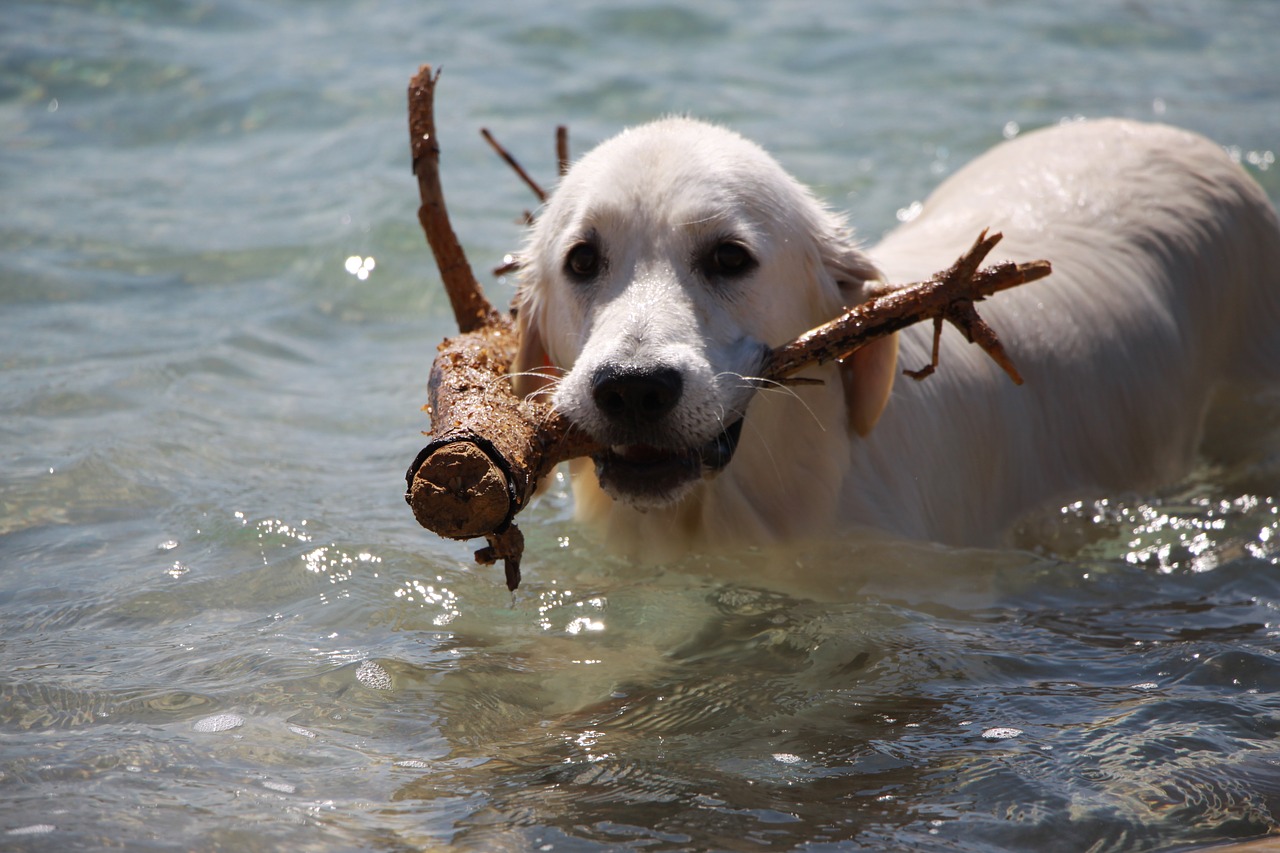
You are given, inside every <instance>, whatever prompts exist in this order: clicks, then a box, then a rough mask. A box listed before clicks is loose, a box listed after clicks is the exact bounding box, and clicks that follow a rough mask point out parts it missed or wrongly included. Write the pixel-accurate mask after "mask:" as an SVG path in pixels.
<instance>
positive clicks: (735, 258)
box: [702, 240, 756, 278]
mask: <svg viewBox="0 0 1280 853" xmlns="http://www.w3.org/2000/svg"><path fill="white" fill-rule="evenodd" d="M755 267H756V259H755V258H753V257H752V256H751V252H750V251H748V250H747V247H746V246H744V245H742V244H741V243H738V242H736V241H734V240H725V241H723V242H720V243H717V244H715V245H714V246H712V247H711V251H710V252H708V253H707V254H706V256H705V257H704V258H703V261H702V272H703V274H705V275H706V276H707V277H708V278H740V277H742V276H744V275H746V274H747V273H749V272H751V271H752V270H753V269H755Z"/></svg>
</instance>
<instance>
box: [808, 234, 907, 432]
mask: <svg viewBox="0 0 1280 853" xmlns="http://www.w3.org/2000/svg"><path fill="white" fill-rule="evenodd" d="M822 253H823V258H822V260H823V264H824V266H825V267H826V269H827V272H828V274H829V275H831V276H832V278H833V279H835V281H836V283H837V285H838V286H839V288H840V293H841V296H842V298H843V300H844V304H845V305H846V306H853V305H858V304H860V303H862V302H865V301H867V300H868V299H870V298H871V297H873V296H876V295H878V294H880V293H884V292H886V291H887V290H889V287H888V285H887V283H886V282H885V281H884V277H883V276H882V275H881V273H880V271H879V270H878V269H876V267H875V264H873V263H872V262H871V259H870V258H868V257H867V256H866V255H864V254H863V253H862V252H861V251H859V250H858V249H857V247H856V246H854V245H852V242H851V241H850V240H849V239H848V238H847V236H845V235H841V239H836V240H832V241H830V242H828V243H827V244H826V245H824V246H823V249H822ZM897 375H898V335H897V333H896V332H895V333H894V334H892V335H888V336H886V337H883V338H878V339H877V340H874V341H872V342H871V343H869V344H866V345H864V346H861V347H859V348H858V349H856V350H854V351H853V352H852V353H850V354H849V355H847V356H845V357H844V358H843V359H842V360H841V362H840V379H841V381H842V383H843V385H844V399H845V406H846V409H847V411H848V416H849V426H851V427H852V428H853V429H854V430H855V431H856V432H857V433H858V435H861V436H865V435H867V434H869V433H870V432H871V429H872V427H874V426H875V425H876V422H877V421H878V420H880V415H881V414H882V413H883V412H884V407H885V406H886V405H888V403H889V394H890V392H892V391H893V381H894V379H895V378H897Z"/></svg>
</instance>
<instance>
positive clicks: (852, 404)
mask: <svg viewBox="0 0 1280 853" xmlns="http://www.w3.org/2000/svg"><path fill="white" fill-rule="evenodd" d="M897 376H898V333H897V332H894V333H893V334H892V335H888V336H886V337H883V338H879V339H877V340H874V341H872V342H871V343H869V344H867V345H866V346H863V347H859V348H858V349H856V350H854V351H853V353H852V354H850V355H848V356H846V357H845V358H844V360H843V361H841V362H840V379H841V381H842V382H843V383H844V402H845V406H846V407H847V410H848V413H849V426H851V427H853V429H854V430H855V431H856V432H857V433H858V435H861V436H866V435H867V434H869V433H870V432H871V428H872V427H874V426H875V425H876V421H878V420H880V415H881V414H883V413H884V407H885V406H886V405H888V403H889V393H890V392H891V391H893V380H894V379H895V378H897Z"/></svg>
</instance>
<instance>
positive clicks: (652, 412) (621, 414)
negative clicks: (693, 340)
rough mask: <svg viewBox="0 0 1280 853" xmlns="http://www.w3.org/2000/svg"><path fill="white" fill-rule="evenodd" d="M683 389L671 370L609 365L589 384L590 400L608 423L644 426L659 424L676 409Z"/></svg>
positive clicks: (667, 368) (597, 372)
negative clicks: (610, 421)
mask: <svg viewBox="0 0 1280 853" xmlns="http://www.w3.org/2000/svg"><path fill="white" fill-rule="evenodd" d="M683 389H684V380H682V379H681V378H680V371H678V370H676V369H675V368H673V367H649V368H641V367H631V366H618V365H608V366H605V367H602V368H600V369H599V370H597V371H596V373H595V376H594V377H592V380H591V397H592V399H594V400H595V403H596V406H597V407H598V408H599V409H600V411H601V412H602V413H603V414H604V415H605V416H606V417H607V418H609V419H610V420H612V421H617V422H621V423H626V424H631V425H636V426H643V425H647V424H653V423H656V422H657V421H659V420H660V419H661V418H662V417H663V416H664V415H666V414H667V413H668V412H670V411H671V410H672V409H674V408H675V406H676V403H678V402H679V401H680V393H681V391H682V390H683Z"/></svg>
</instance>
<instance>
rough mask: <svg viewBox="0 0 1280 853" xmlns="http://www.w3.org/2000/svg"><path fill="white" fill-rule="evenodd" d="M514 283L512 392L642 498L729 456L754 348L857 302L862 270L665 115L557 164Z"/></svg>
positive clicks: (771, 175)
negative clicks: (561, 417)
mask: <svg viewBox="0 0 1280 853" xmlns="http://www.w3.org/2000/svg"><path fill="white" fill-rule="evenodd" d="M523 276H524V278H523V281H522V284H521V291H520V295H519V298H518V310H519V320H520V326H521V352H520V356H519V358H518V360H517V365H516V368H515V369H516V370H517V371H519V372H520V374H522V375H521V377H520V378H518V379H517V390H518V391H520V392H521V393H532V392H535V391H539V390H542V391H543V392H546V391H550V392H551V393H552V394H553V397H552V400H553V403H554V405H555V406H556V408H557V409H559V410H560V411H561V412H563V413H564V414H565V415H566V416H567V417H568V418H569V419H570V420H572V421H573V422H574V423H575V424H577V425H578V426H579V427H580V428H582V429H584V430H585V431H586V432H588V433H589V434H590V435H591V436H592V437H594V438H595V439H596V440H597V441H598V442H599V443H601V444H603V445H606V446H607V447H608V450H607V451H605V452H604V453H601V454H599V455H598V456H596V457H595V465H596V474H597V477H598V479H599V483H600V486H601V487H602V488H603V489H604V491H605V492H606V493H607V494H608V495H609V496H610V497H612V498H613V499H614V500H617V501H622V502H624V503H627V504H629V505H631V506H634V507H638V508H652V507H658V506H663V505H667V504H670V503H673V502H675V501H678V500H680V499H681V498H682V497H684V496H685V495H686V494H687V493H688V492H689V491H690V490H691V489H692V488H693V487H694V486H695V484H697V483H698V482H699V481H701V480H702V479H703V478H704V477H707V476H709V475H713V474H715V473H716V472H718V471H720V470H721V469H723V468H724V467H725V466H727V465H729V464H730V462H731V460H732V459H733V457H734V454H735V450H736V448H737V446H738V442H739V439H740V437H741V434H742V425H743V418H744V417H745V416H746V414H747V407H748V404H749V403H750V401H751V399H752V397H753V395H754V394H755V393H756V391H757V390H758V389H759V388H760V387H761V386H762V381H761V379H760V378H759V373H760V368H761V364H762V361H763V358H764V356H765V354H766V353H767V352H768V349H769V348H770V347H772V346H776V345H778V344H780V343H782V342H785V341H786V340H789V339H790V338H792V337H794V336H795V335H797V334H799V333H800V332H802V331H804V330H806V329H808V328H811V327H812V326H814V325H817V324H818V323H821V322H823V321H825V320H826V319H829V318H830V317H832V316H834V315H835V314H836V313H837V312H838V311H839V310H840V308H841V307H842V306H844V305H846V304H850V303H852V302H856V301H860V300H861V299H863V298H865V296H866V293H865V292H864V290H865V287H866V284H867V282H868V281H870V280H872V279H874V278H875V277H876V273H875V270H874V269H873V268H872V267H871V265H870V263H869V262H868V261H867V260H866V259H865V258H864V257H863V256H862V255H861V254H860V253H859V252H858V251H857V250H856V249H855V248H854V247H853V246H852V244H851V243H850V242H849V240H848V237H847V234H846V230H845V229H844V227H843V225H842V223H841V222H840V220H838V219H837V218H836V217H834V216H832V215H831V214H830V213H828V212H827V211H826V210H825V209H824V208H823V207H822V206H821V205H820V204H818V203H817V202H816V201H815V200H814V199H813V198H812V196H811V195H810V194H809V193H808V191H807V190H805V189H804V188H803V187H801V186H800V185H799V184H797V183H796V182H795V181H794V180H793V179H792V178H790V176H788V175H787V174H786V173H785V172H784V171H783V170H782V169H781V168H780V167H779V166H778V165H777V163H776V162H775V161H774V160H773V159H772V158H770V157H769V156H768V155H767V154H765V153H764V152H763V151H762V150H761V149H760V148H758V147H757V146H755V145H753V144H752V143H750V142H747V141H746V140H745V139H743V138H742V137H740V136H738V135H736V134H734V133H732V132H730V131H727V130H723V129H721V128H717V127H713V126H711V125H707V124H703V123H700V122H695V121H690V120H684V119H667V120H664V121H660V122H655V123H653V124H650V125H645V126H643V127H641V128H638V129H635V130H631V131H628V132H626V133H623V134H621V135H620V136H617V137H615V138H614V139H612V140H610V141H608V142H606V143H604V144H603V145H601V146H600V147H598V148H596V149H595V150H594V151H592V152H591V153H590V154H588V155H587V156H586V157H585V158H584V159H583V160H582V161H581V162H580V163H578V164H577V165H576V166H574V168H573V169H572V170H571V171H570V173H569V174H568V175H567V176H566V177H565V178H564V180H563V181H562V183H561V185H560V187H559V188H558V189H557V191H556V193H555V195H554V197H553V199H552V200H551V202H550V203H549V205H548V207H547V209H546V210H545V211H544V212H543V213H542V215H541V216H540V217H539V219H538V222H537V224H536V225H535V226H534V229H533V233H532V236H531V239H530V242H529V245H528V247H527V250H526V252H525V268H524V273H523ZM545 368H550V371H546V370H545ZM540 369H542V370H543V372H544V374H545V375H548V376H551V377H553V378H551V379H550V381H544V380H542V379H540V378H539V377H534V376H531V375H529V372H530V371H538V370H540ZM890 376H891V373H890ZM890 381H891V379H890ZM544 386H545V387H544ZM886 390H887V389H886ZM882 404H883V399H881V401H880V405H882ZM877 413H878V408H877ZM873 420H874V418H873Z"/></svg>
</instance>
